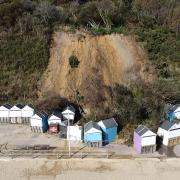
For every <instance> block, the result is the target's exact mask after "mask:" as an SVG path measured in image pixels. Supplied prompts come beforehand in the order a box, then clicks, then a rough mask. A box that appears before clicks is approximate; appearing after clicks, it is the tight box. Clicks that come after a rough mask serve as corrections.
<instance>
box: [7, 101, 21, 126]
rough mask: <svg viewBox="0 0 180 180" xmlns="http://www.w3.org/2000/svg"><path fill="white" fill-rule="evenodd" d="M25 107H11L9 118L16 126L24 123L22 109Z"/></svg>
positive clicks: (18, 105) (19, 105) (17, 105)
mask: <svg viewBox="0 0 180 180" xmlns="http://www.w3.org/2000/svg"><path fill="white" fill-rule="evenodd" d="M23 107H24V105H22V104H16V105H14V106H12V107H11V109H10V112H9V117H10V119H11V123H13V124H15V123H18V124H21V123H22V109H23Z"/></svg>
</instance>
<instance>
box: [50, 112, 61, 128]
mask: <svg viewBox="0 0 180 180" xmlns="http://www.w3.org/2000/svg"><path fill="white" fill-rule="evenodd" d="M61 122H62V115H61V113H59V112H54V113H52V114H51V115H50V116H49V118H48V124H49V125H50V124H59V125H60V124H61Z"/></svg>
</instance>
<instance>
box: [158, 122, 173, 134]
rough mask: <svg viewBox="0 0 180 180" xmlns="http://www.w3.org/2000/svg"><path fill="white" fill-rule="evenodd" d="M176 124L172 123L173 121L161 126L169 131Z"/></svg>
mask: <svg viewBox="0 0 180 180" xmlns="http://www.w3.org/2000/svg"><path fill="white" fill-rule="evenodd" d="M174 124H175V122H171V121H167V120H166V121H164V122H163V123H162V124H161V126H160V127H161V128H162V129H164V130H167V131H168V130H169V129H170V128H171V127H172V126H173V125H174Z"/></svg>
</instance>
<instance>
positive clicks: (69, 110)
mask: <svg viewBox="0 0 180 180" xmlns="http://www.w3.org/2000/svg"><path fill="white" fill-rule="evenodd" d="M75 111H76V110H75V108H74V107H73V106H67V107H66V108H65V109H64V110H63V112H62V115H63V119H64V120H68V119H69V120H70V122H71V123H73V121H74V118H75Z"/></svg>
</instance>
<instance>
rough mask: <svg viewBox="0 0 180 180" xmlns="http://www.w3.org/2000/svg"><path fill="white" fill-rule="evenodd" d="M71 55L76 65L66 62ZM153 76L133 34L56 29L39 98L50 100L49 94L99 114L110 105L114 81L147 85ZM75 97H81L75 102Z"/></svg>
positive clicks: (112, 97)
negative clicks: (99, 34) (102, 33)
mask: <svg viewBox="0 0 180 180" xmlns="http://www.w3.org/2000/svg"><path fill="white" fill-rule="evenodd" d="M72 55H74V56H76V57H77V58H78V60H79V62H80V63H79V65H78V67H77V68H72V67H71V66H70V64H69V57H70V56H72ZM155 79H156V75H155V71H154V68H153V66H152V65H151V63H150V61H149V60H148V58H147V55H146V53H145V51H144V49H143V48H142V47H141V46H140V45H139V44H138V43H137V42H136V41H135V40H134V38H133V37H130V36H125V35H123V34H111V35H102V36H93V35H91V34H88V33H84V32H80V31H77V32H76V33H70V32H56V33H54V35H53V42H52V44H51V50H50V59H49V65H48V68H47V70H46V71H45V73H44V75H43V77H42V79H41V81H40V85H39V87H40V88H39V100H40V101H43V100H47V99H49V101H51V97H54V96H58V97H61V98H65V99H67V100H68V101H71V102H75V103H79V104H81V105H82V106H83V108H84V110H85V112H87V113H89V114H90V113H92V112H96V114H103V113H105V112H107V113H108V112H110V111H111V110H112V109H113V108H114V107H113V102H114V99H115V97H114V96H113V88H114V87H115V85H116V84H119V85H123V86H126V87H128V86H130V85H131V84H132V83H141V84H145V85H148V84H152V83H153V82H154V80H155ZM79 96H80V97H82V98H80V100H79V101H78V97H79ZM77 101H78V102H77Z"/></svg>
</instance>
